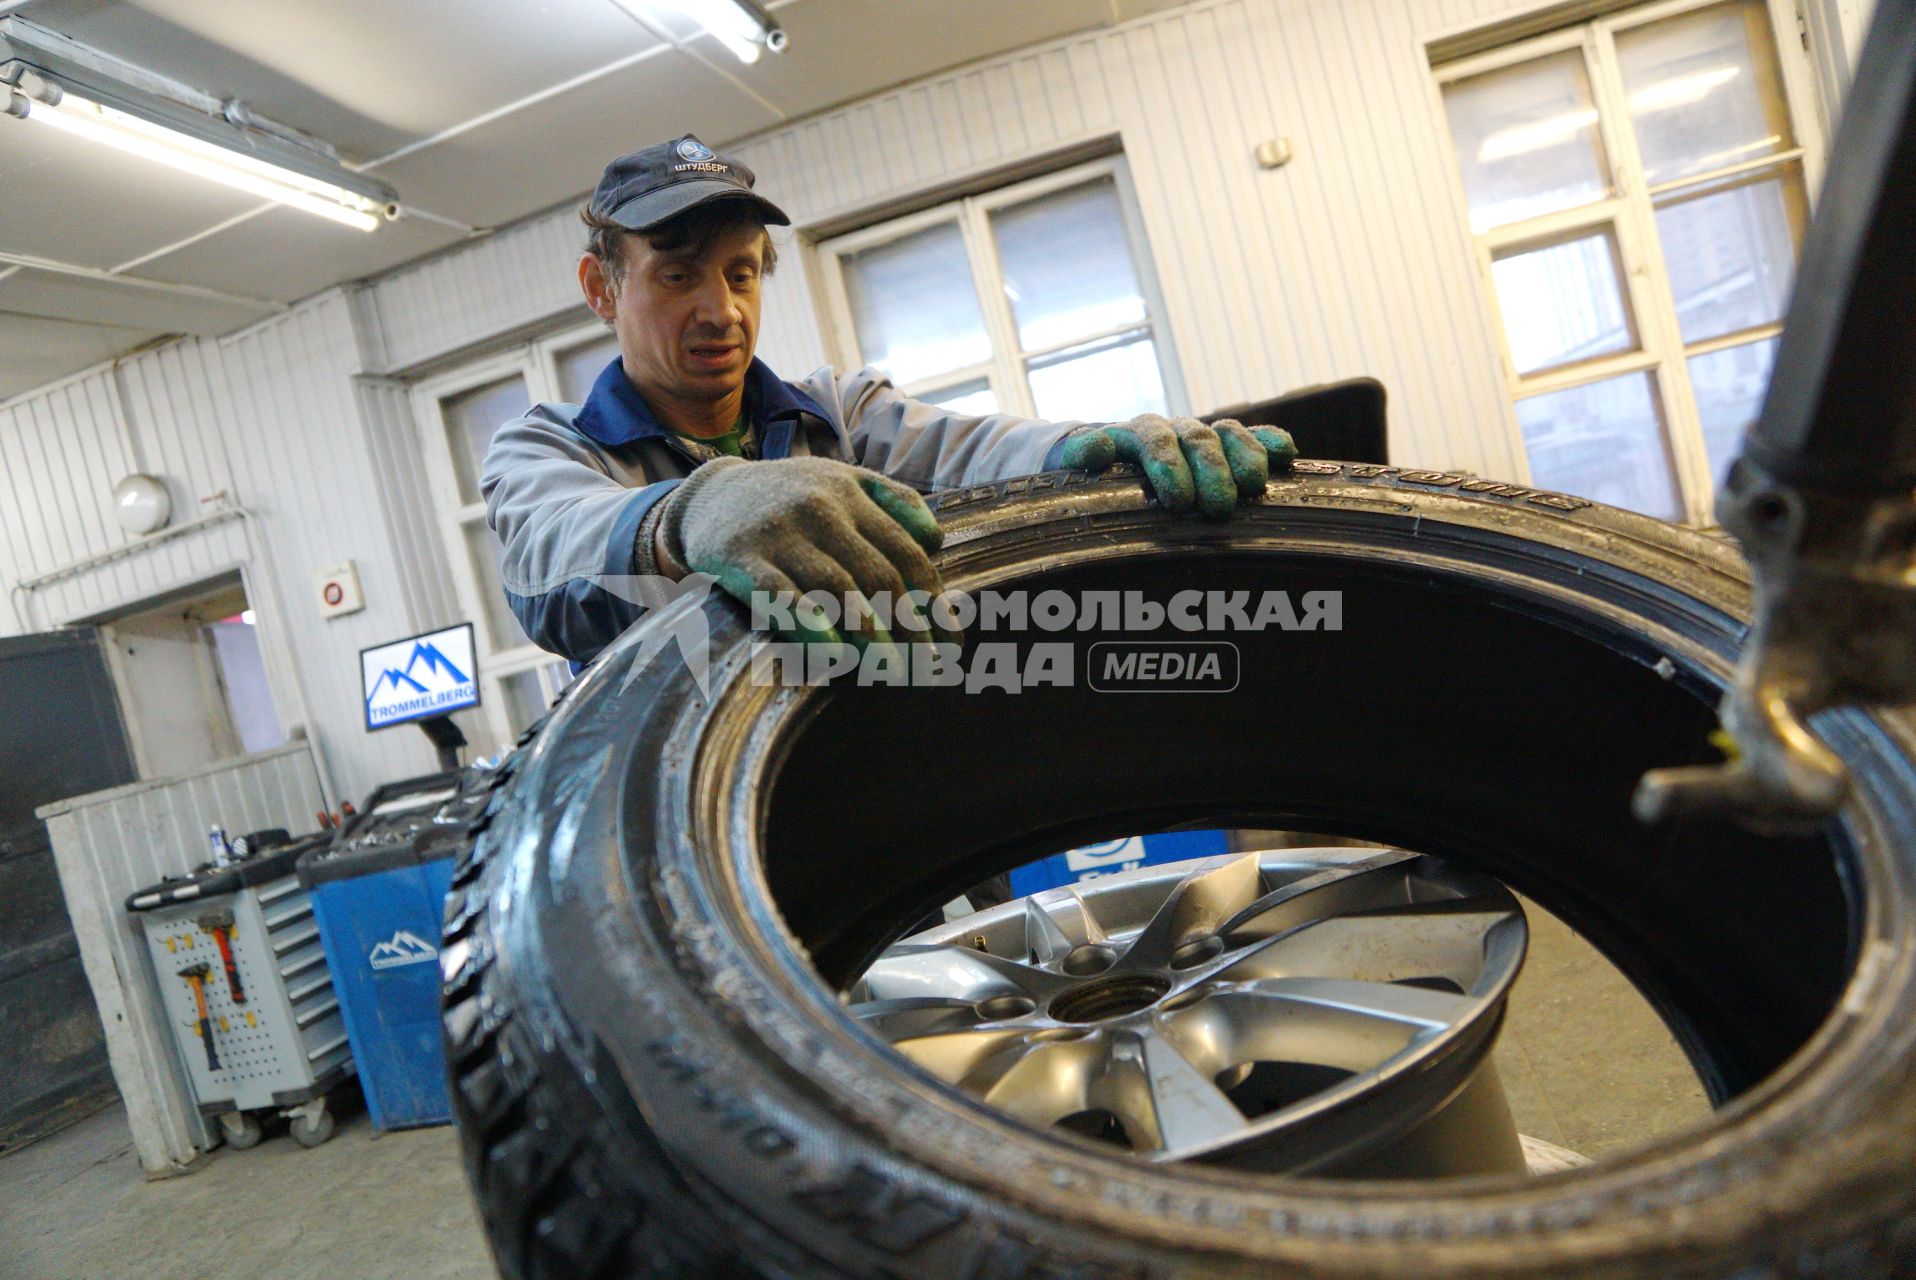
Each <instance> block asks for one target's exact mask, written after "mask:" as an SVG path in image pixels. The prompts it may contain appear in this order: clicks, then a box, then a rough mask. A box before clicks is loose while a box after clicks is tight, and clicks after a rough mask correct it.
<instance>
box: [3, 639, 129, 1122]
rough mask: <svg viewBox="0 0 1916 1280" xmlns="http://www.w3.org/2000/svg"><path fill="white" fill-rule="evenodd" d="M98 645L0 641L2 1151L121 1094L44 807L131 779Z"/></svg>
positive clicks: (123, 737)
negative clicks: (40, 814) (40, 811)
mask: <svg viewBox="0 0 1916 1280" xmlns="http://www.w3.org/2000/svg"><path fill="white" fill-rule="evenodd" d="M134 778H135V775H134V771H133V756H132V752H131V751H130V750H129V749H128V747H127V740H126V731H125V729H124V727H123V726H122V725H121V722H120V711H119V705H118V703H117V702H116V701H115V699H114V696H113V682H112V680H111V678H110V677H109V676H108V674H107V667H106V659H105V656H104V655H103V653H102V652H101V648H100V640H99V636H98V634H97V633H96V632H94V631H92V630H77V631H52V632H47V633H44V634H40V635H29V636H16V637H11V638H7V639H0V1080H4V1081H6V1082H7V1083H6V1088H5V1089H4V1090H0V1152H4V1151H6V1150H7V1149H8V1148H10V1147H13V1146H17V1145H19V1144H21V1143H23V1142H26V1141H29V1140H31V1139H32V1138H34V1137H37V1136H39V1135H40V1134H42V1133H47V1132H51V1131H52V1130H53V1129H57V1128H59V1127H60V1126H61V1125H62V1124H64V1123H66V1121H67V1120H68V1119H70V1118H74V1119H77V1118H78V1117H79V1116H81V1115H84V1114H86V1113H87V1112H88V1111H90V1110H91V1109H92V1108H93V1107H94V1106H95V1105H96V1104H97V1103H98V1102H100V1101H101V1100H103V1099H105V1098H108V1097H110V1096H111V1095H112V1092H113V1079H112V1076H111V1075H110V1074H109V1072H108V1070H107V1060H106V1040H105V1037H104V1034H103V1033H102V1031H101V1029H100V1019H99V1015H98V1014H97V1013H96V1012H95V1011H94V1006H93V993H92V991H91V990H90V989H89V988H88V986H87V981H86V974H85V973H84V972H82V970H81V968H80V950H79V946H78V944H77V943H76V942H75V941H74V938H73V925H72V923H71V922H70V921H69V920H68V919H67V909H66V901H65V899H64V898H63V897H62V896H61V893H60V880H59V877H58V875H57V874H56V873H55V871H54V866H53V850H52V847H51V846H50V845H49V844H48V842H47V829H46V824H44V823H42V822H41V821H40V820H39V819H38V818H35V817H34V816H33V811H34V810H35V809H37V808H39V807H40V806H42V805H46V804H51V803H52V802H53V801H55V800H63V799H65V798H67V797H68V796H76V795H85V794H87V793H88V792H93V791H103V790H105V789H107V788H108V787H116V786H120V785H121V784H123V783H128V782H132V781H134Z"/></svg>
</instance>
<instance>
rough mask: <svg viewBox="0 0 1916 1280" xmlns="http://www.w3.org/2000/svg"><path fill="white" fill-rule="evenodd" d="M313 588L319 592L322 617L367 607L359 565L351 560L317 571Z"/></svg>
mask: <svg viewBox="0 0 1916 1280" xmlns="http://www.w3.org/2000/svg"><path fill="white" fill-rule="evenodd" d="M313 590H314V591H316V592H317V593H318V594H319V616H320V617H322V618H337V617H340V616H341V615H342V614H348V613H358V612H359V611H360V610H361V609H364V608H365V607H366V596H365V593H364V592H362V591H360V589H359V566H358V565H356V564H354V563H353V562H352V561H351V560H346V561H342V562H341V563H339V564H336V565H330V566H328V567H327V568H324V569H321V570H320V571H319V572H317V573H315V574H314V575H313Z"/></svg>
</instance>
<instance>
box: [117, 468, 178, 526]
mask: <svg viewBox="0 0 1916 1280" xmlns="http://www.w3.org/2000/svg"><path fill="white" fill-rule="evenodd" d="M113 514H114V515H116V516H118V517H119V518H120V527H121V528H122V529H125V530H126V531H127V532H128V533H131V534H146V533H154V532H156V531H158V530H160V529H164V528H165V527H166V522H167V521H168V520H170V519H172V517H173V499H172V497H171V496H169V495H168V494H167V492H166V486H165V485H163V484H161V483H160V482H159V481H158V480H156V479H154V478H153V477H152V476H139V475H134V476H128V477H127V478H126V479H124V480H122V481H120V483H118V484H116V485H114V486H113Z"/></svg>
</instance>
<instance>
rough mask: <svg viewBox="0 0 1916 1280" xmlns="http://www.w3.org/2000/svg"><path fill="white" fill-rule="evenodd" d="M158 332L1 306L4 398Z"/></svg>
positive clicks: (126, 348) (0, 356)
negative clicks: (19, 312)
mask: <svg viewBox="0 0 1916 1280" xmlns="http://www.w3.org/2000/svg"><path fill="white" fill-rule="evenodd" d="M156 336H157V335H156V334H152V333H142V332H141V331H139V330H138V329H123V328H118V327H115V326H109V325H99V324H70V323H68V322H67V321H65V320H50V319H48V318H47V317H45V316H28V315H17V314H15V313H14V312H11V311H0V400H7V399H10V398H12V397H13V396H17V395H20V394H22V393H23V392H27V391H31V390H33V389H34V388H35V387H39V386H45V385H46V384H47V383H49V382H52V381H54V380H55V379H56V378H64V377H65V376H66V375H67V374H69V373H78V372H79V371H80V370H82V369H84V368H86V367H87V366H88V365H94V364H98V363H99V362H100V361H102V360H110V359H112V358H113V357H114V356H116V355H118V354H120V353H121V352H122V351H131V350H132V349H133V348H134V347H137V346H139V345H140V344H141V343H142V342H145V341H147V340H148V339H150V338H153V337H156Z"/></svg>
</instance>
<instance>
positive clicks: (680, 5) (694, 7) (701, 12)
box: [620, 0, 786, 66]
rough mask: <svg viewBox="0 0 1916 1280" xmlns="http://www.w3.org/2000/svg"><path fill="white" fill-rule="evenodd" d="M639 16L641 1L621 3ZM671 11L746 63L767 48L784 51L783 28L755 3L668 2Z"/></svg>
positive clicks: (736, 0)
mask: <svg viewBox="0 0 1916 1280" xmlns="http://www.w3.org/2000/svg"><path fill="white" fill-rule="evenodd" d="M620 3H621V4H623V5H625V7H626V8H627V9H630V10H632V11H633V12H634V13H635V14H636V15H637V16H638V17H640V18H643V17H644V16H645V15H644V14H642V13H639V12H638V11H639V9H640V7H641V3H642V0H620ZM669 3H670V5H671V7H672V8H675V9H677V10H679V11H680V12H681V13H684V14H685V15H686V16H687V17H689V18H691V19H692V20H693V21H694V22H696V23H698V24H699V25H700V26H701V27H704V28H705V30H706V31H707V32H708V33H709V34H710V35H711V36H712V38H713V39H714V40H717V41H718V42H719V43H720V44H722V45H724V46H725V47H726V48H727V49H730V50H731V51H732V54H733V56H734V57H736V58H737V59H738V60H739V61H740V62H743V63H745V64H747V65H748V66H749V65H750V64H751V63H754V62H757V61H758V58H759V54H760V53H761V52H763V51H764V50H766V49H770V50H771V51H772V52H773V53H783V52H784V51H785V44H786V37H785V29H784V28H783V27H781V26H779V25H778V23H777V22H776V21H775V20H774V19H773V18H772V15H771V14H769V13H767V12H765V10H763V9H761V8H759V7H758V5H757V3H756V2H755V0H669Z"/></svg>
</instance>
